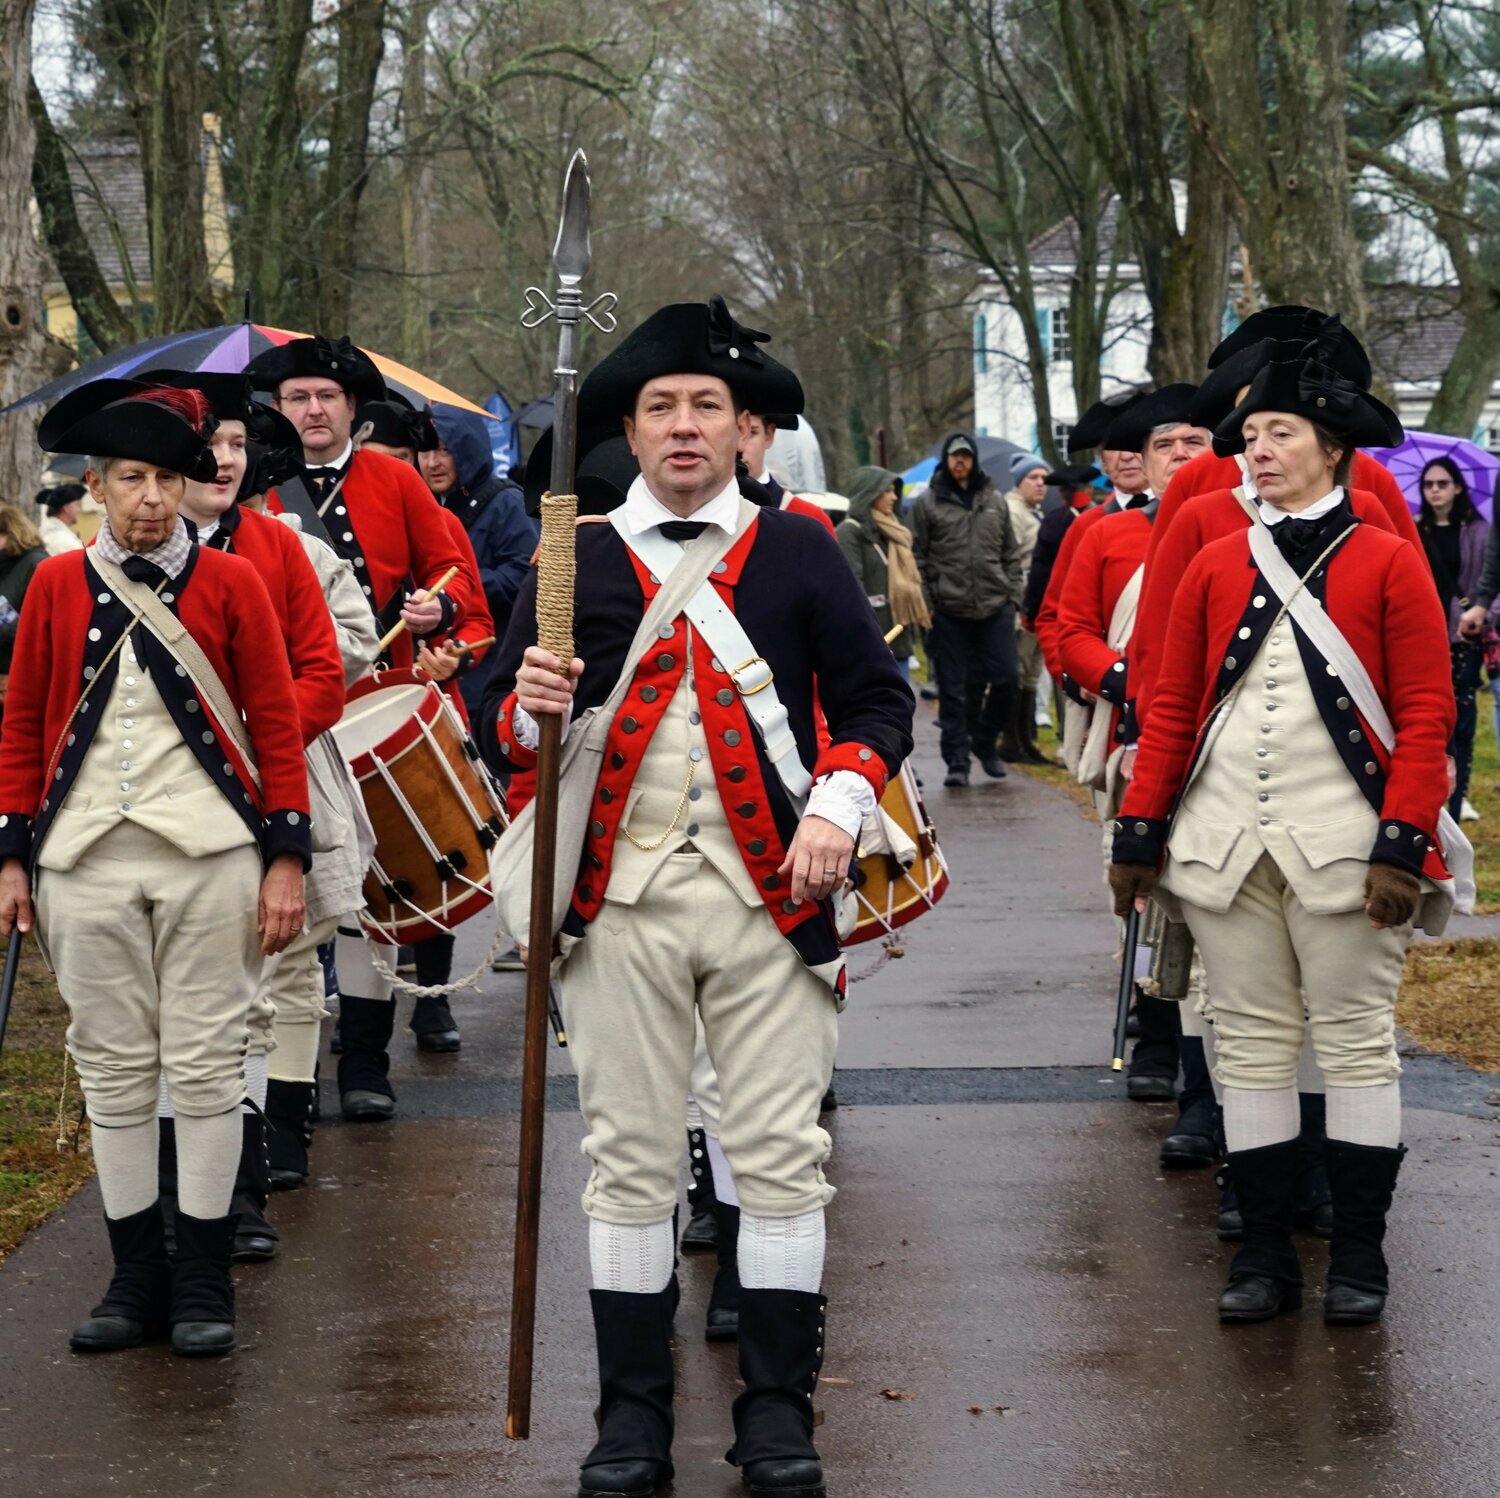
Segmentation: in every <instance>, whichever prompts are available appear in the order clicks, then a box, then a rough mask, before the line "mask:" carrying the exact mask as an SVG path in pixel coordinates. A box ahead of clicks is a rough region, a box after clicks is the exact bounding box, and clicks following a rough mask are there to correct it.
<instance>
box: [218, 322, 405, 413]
mask: <svg viewBox="0 0 1500 1498" xmlns="http://www.w3.org/2000/svg"><path fill="white" fill-rule="evenodd" d="M245 373H246V374H248V375H249V376H250V378H251V380H252V381H253V382H254V384H255V387H256V389H258V390H270V391H272V392H275V391H277V390H279V389H280V387H281V382H282V381H283V380H316V379H326V380H333V381H334V382H335V383H336V384H338V385H340V386H341V387H342V388H343V389H344V390H345V391H347V392H348V394H350V395H352V396H353V397H354V399H355V400H356V401H378V400H384V399H385V394H386V390H385V380H384V378H382V376H381V373H380V370H379V369H378V368H377V367H376V364H375V361H374V360H373V359H372V358H371V357H370V356H369V355H368V354H367V353H366V352H365V351H364V350H363V349H361V348H355V346H354V345H353V343H351V342H350V341H349V339H348V338H347V337H343V338H294V339H292V341H291V342H290V343H283V344H281V345H280V346H279V347H277V348H269V349H266V350H265V352H264V353H260V354H257V355H256V356H255V357H254V358H253V359H252V360H251V361H250V363H249V364H248V365H247V366H246V368H245Z"/></svg>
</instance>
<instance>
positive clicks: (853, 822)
mask: <svg viewBox="0 0 1500 1498" xmlns="http://www.w3.org/2000/svg"><path fill="white" fill-rule="evenodd" d="M874 810H875V788H874V786H872V785H871V784H870V782H869V781H868V780H866V779H865V777H864V776H863V775H856V774H855V773H854V771H853V770H835V771H833V773H832V774H831V775H824V776H821V777H820V778H819V779H818V780H817V781H816V782H815V783H814V784H813V788H812V793H811V794H810V795H809V796H808V798H807V811H806V813H805V815H807V816H811V817H822V818H823V820H824V821H825V822H832V823H833V825H834V826H835V827H838V828H840V829H841V830H842V831H844V832H847V833H848V834H849V836H850V837H852V838H853V839H854V840H855V842H856V843H857V842H858V841H859V829H860V828H861V827H862V826H863V825H864V820H865V818H866V817H867V816H869V815H870V814H871V813H872V812H874Z"/></svg>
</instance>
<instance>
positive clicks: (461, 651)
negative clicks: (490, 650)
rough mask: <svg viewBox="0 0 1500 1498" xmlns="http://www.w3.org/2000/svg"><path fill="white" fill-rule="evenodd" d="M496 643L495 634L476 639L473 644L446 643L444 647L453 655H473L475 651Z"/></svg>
mask: <svg viewBox="0 0 1500 1498" xmlns="http://www.w3.org/2000/svg"><path fill="white" fill-rule="evenodd" d="M494 643H495V637H494V635H486V636H485V637H484V638H483V639H482V640H475V641H474V643H473V644H472V645H465V644H463V643H462V642H460V643H458V644H457V645H444V646H443V649H444V650H446V651H447V652H448V654H449V655H451V656H460V655H472V654H473V652H474V651H476V650H483V649H484V647H485V646H486V645H493V644H494Z"/></svg>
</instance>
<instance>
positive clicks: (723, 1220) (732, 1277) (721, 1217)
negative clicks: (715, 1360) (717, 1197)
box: [703, 1201, 740, 1342]
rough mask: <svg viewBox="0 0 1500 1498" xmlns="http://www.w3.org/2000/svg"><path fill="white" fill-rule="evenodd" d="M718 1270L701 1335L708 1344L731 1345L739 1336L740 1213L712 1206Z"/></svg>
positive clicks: (717, 1205)
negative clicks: (716, 1227) (716, 1236)
mask: <svg viewBox="0 0 1500 1498" xmlns="http://www.w3.org/2000/svg"><path fill="white" fill-rule="evenodd" d="M714 1221H715V1222H716V1223H717V1225H718V1239H719V1267H718V1270H717V1271H716V1273H715V1274H714V1287H713V1290H712V1291H711V1292H710V1294H709V1297H708V1316H707V1318H706V1321H705V1325H704V1331H703V1335H704V1337H705V1338H706V1339H707V1340H708V1341H710V1342H733V1341H735V1340H737V1338H738V1337H739V1334H740V1209H739V1208H738V1207H730V1206H726V1205H725V1204H724V1203H723V1202H720V1201H716V1202H715V1203H714Z"/></svg>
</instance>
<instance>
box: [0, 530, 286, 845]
mask: <svg viewBox="0 0 1500 1498" xmlns="http://www.w3.org/2000/svg"><path fill="white" fill-rule="evenodd" d="M88 557H89V553H88V552H84V551H74V552H67V553H65V554H63V555H62V556H57V557H51V558H49V559H48V560H47V561H45V562H43V563H42V564H41V566H40V567H38V568H37V570H36V575H35V577H34V578H33V579H32V583H31V588H30V590H29V591H28V593H27V595H26V607H25V609H24V610H23V611H22V615H21V622H20V624H19V626H18V628H17V633H16V644H15V654H14V657H13V660H12V663H11V674H10V689H9V693H8V695H7V698H6V704H5V731H4V733H3V734H0V859H4V858H21V859H26V860H28V861H29V860H30V859H31V858H32V857H34V855H35V853H36V851H37V848H38V847H40V845H41V842H42V841H43V839H44V838H45V836H46V832H47V829H48V827H49V826H50V825H51V819H52V816H53V815H54V814H55V812H56V811H57V808H58V807H59V806H60V805H61V804H62V801H63V798H64V797H65V796H66V795H67V794H68V791H69V789H70V788H71V786H72V784H73V782H74V780H75V779H76V777H77V774H78V770H79V768H80V766H81V765H82V763H83V758H84V755H85V753H86V752H87V749H88V746H89V744H90V743H91V742H92V741H93V736H94V732H95V730H96V729H97V726H98V723H99V713H98V711H97V705H96V704H95V702H94V699H93V698H92V697H91V698H90V700H89V702H88V704H87V705H86V706H85V708H84V709H83V710H82V711H80V712H78V713H77V714H76V715H75V716H74V717H73V719H72V723H71V724H70V723H69V715H70V714H71V713H73V710H74V705H75V704H76V703H77V702H78V699H79V697H80V695H81V693H82V691H83V688H84V686H85V683H86V680H87V679H90V678H92V677H93V675H94V673H95V671H96V670H97V671H103V672H105V674H104V675H103V676H101V678H100V689H101V691H103V690H107V687H108V683H109V682H110V681H111V680H112V679H113V673H115V672H117V671H118V669H119V657H118V656H116V657H115V661H114V663H113V664H112V665H111V666H109V667H108V668H105V667H104V666H103V665H102V661H103V659H104V657H105V656H106V655H107V653H108V651H109V649H110V647H111V646H113V644H114V642H115V641H116V640H117V639H118V638H119V635H120V633H121V630H122V629H123V627H124V625H125V623H126V622H127V621H128V619H129V614H128V612H127V611H126V609H125V607H124V605H123V604H121V602H120V601H119V600H118V599H117V598H115V597H114V596H113V593H112V590H110V589H109V588H108V587H107V585H106V584H105V583H104V580H103V579H102V578H101V577H100V576H99V574H98V573H97V572H95V571H94V569H93V567H92V565H91V564H90V563H89V561H88ZM169 600H170V601H169ZM162 601H163V602H169V606H170V607H171V608H172V609H173V611H174V612H175V613H176V614H177V616H178V618H180V619H181V620H182V622H183V624H184V625H186V626H187V629H188V632H189V633H190V634H191V635H192V637H193V639H194V640H196V641H197V643H198V645H199V647H200V648H201V649H202V651H203V653H204V655H206V656H207V657H208V659H209V661H210V663H211V664H212V665H213V668H214V670H215V671H216V672H217V673H218V676H219V679H220V680H221V681H222V682H223V683H224V686H225V688H226V689H227V691H228V693H229V696H230V700H231V701H232V702H233V703H234V705H235V706H236V707H237V708H239V709H240V711H241V712H242V713H243V714H244V717H245V726H246V728H247V730H248V731H249V736H250V742H251V745H252V746H253V748H254V750H255V758H256V763H257V766H258V769H259V772H260V779H261V788H260V789H259V790H257V789H256V786H255V783H254V781H253V780H252V779H251V776H250V773H249V770H248V768H247V767H246V765H245V762H244V759H243V758H242V756H241V754H240V752H239V750H238V748H237V747H236V746H235V742H234V740H233V738H231V737H230V736H229V734H228V733H226V732H225V731H224V729H223V728H222V726H221V725H220V724H219V723H218V722H217V721H215V719H214V716H213V714H212V712H211V711H210V709H209V706H208V704H207V703H206V702H199V701H198V700H197V698H196V696H195V694H194V692H193V688H192V684H191V682H190V681H189V680H188V679H187V678H186V677H185V676H180V675H179V674H178V673H177V672H176V671H175V670H174V669H170V667H169V664H168V663H169V661H170V657H167V656H165V651H164V647H162V646H161V645H159V644H158V643H157V641H156V637H155V636H154V635H152V634H150V632H149V631H146V630H145V629H144V626H139V627H138V628H137V634H138V635H144V643H145V645H146V647H147V656H146V660H147V665H148V668H149V669H151V671H152V676H153V679H154V680H155V682H156V684H157V687H158V689H159V690H160V692H161V694H162V697H163V698H164V700H165V701H166V704H167V708H168V710H169V711H170V712H171V714H172V717H173V719H174V721H176V722H177V723H178V724H179V727H182V728H183V730H184V731H183V738H184V741H185V742H186V743H187V744H188V746H189V747H190V748H191V749H192V750H193V753H194V754H195V755H196V756H197V758H198V760H199V762H200V763H201V764H202V765H203V767H204V769H205V771H207V773H208V775H209V778H210V779H212V780H213V782H214V783H215V785H217V786H218V787H219V789H220V791H221V792H222V793H223V795H224V798H225V802H226V806H227V807H228V808H229V809H231V810H232V811H233V812H234V813H235V814H236V815H238V816H240V817H241V818H243V819H244V821H245V822H246V824H247V826H249V827H250V829H251V831H252V832H253V833H254V834H255V835H256V837H257V840H258V841H259V843H260V846H261V851H262V855H263V856H264V857H265V858H266V859H267V861H269V860H270V859H272V858H274V857H276V856H278V855H279V854H282V853H295V854H297V855H298V856H300V857H301V858H302V859H303V862H304V866H305V865H306V864H307V863H308V862H310V859H311V841H310V838H309V836H308V802H307V771H306V766H305V762H304V760H303V756H302V728H301V721H300V718H299V714H298V709H297V698H296V694H295V692H294V691H293V688H292V672H291V667H290V665H289V664H288V662H287V654H286V647H285V645H284V644H283V643H282V638H281V630H280V628H279V627H278V625H277V623H276V616H275V613H274V611H273V609H272V607H271V600H270V598H269V597H268V596H267V594H266V589H265V585H264V584H263V583H262V582H261V580H260V578H259V577H257V576H256V573H255V569H254V568H253V567H252V566H251V565H250V563H249V562H247V561H245V560H244V559H243V558H241V557H236V556H228V555H225V554H224V553H222V552H218V551H211V550H205V549H204V548H202V547H194V548H193V549H192V551H191V552H190V553H189V556H188V564H187V566H186V568H185V569H184V570H183V572H182V574H181V575H180V576H179V577H177V578H176V579H174V580H173V582H172V583H171V584H169V585H168V587H167V588H166V589H165V590H164V591H163V593H162ZM91 631H92V632H95V633H97V635H98V638H97V639H91V638H90V634H91ZM94 662H100V663H101V664H99V665H95V664H93V663H94ZM86 668H87V669H88V671H89V673H90V678H85V676H84V671H85V669H86ZM99 700H100V702H102V701H103V700H104V698H103V697H102V696H101V697H100V699H99ZM90 708H94V709H95V710H94V711H92V712H91V711H89V709H90ZM205 736H207V737H208V741H207V742H205ZM226 767H227V768H226ZM33 833H35V835H33Z"/></svg>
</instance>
